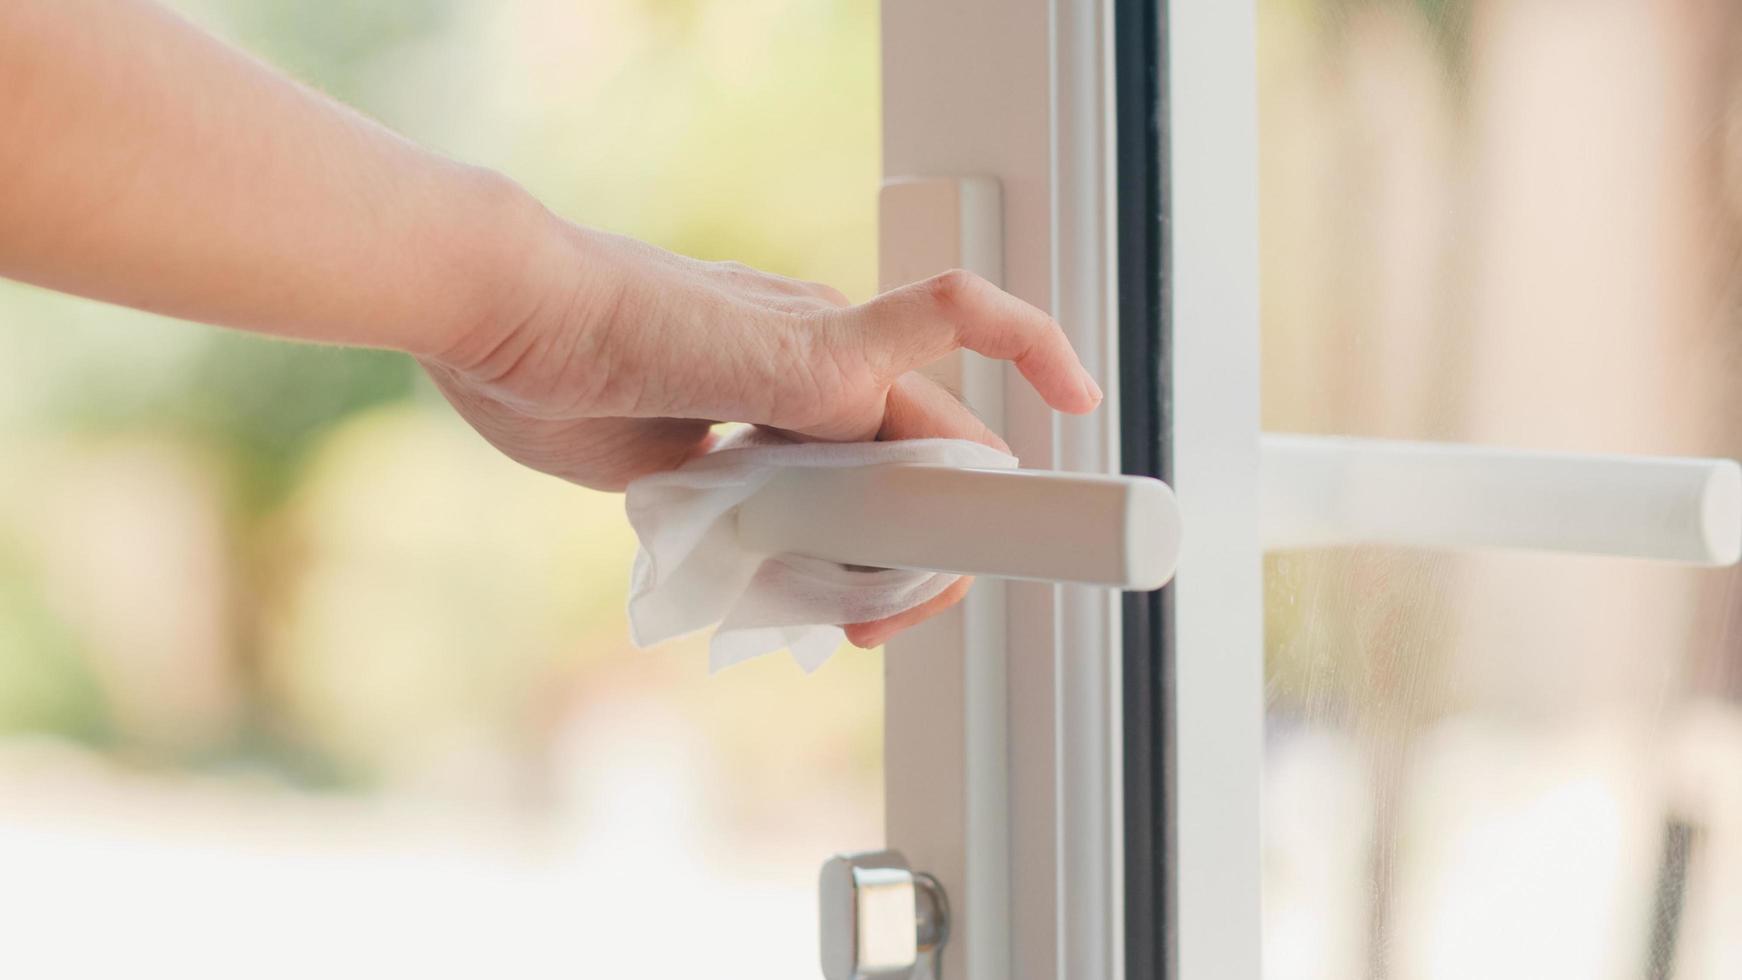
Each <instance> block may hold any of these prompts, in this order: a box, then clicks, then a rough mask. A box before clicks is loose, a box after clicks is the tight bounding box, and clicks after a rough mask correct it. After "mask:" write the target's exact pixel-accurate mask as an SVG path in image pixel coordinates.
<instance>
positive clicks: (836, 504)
mask: <svg viewBox="0 0 1742 980" xmlns="http://www.w3.org/2000/svg"><path fill="white" fill-rule="evenodd" d="M738 539H739V541H740V542H741V543H742V544H743V545H744V546H745V547H746V548H748V549H751V550H753V551H760V552H764V553H767V554H781V553H789V554H801V555H808V556H810V557H813V558H822V559H826V560H829V561H836V562H841V563H843V564H851V565H867V566H875V567H878V568H911V569H923V570H927V571H938V572H955V573H958V574H963V575H991V576H997V577H1001V578H1018V579H1035V580H1041V581H1050V582H1077V583H1084V584H1089V585H1101V586H1108V587H1112V588H1120V589H1144V590H1147V589H1158V588H1160V587H1161V586H1163V585H1165V584H1166V583H1167V581H1168V579H1170V578H1172V577H1173V571H1174V565H1175V564H1176V563H1177V561H1178V560H1179V544H1180V514H1179V503H1178V501H1177V500H1176V499H1175V498H1174V495H1173V491H1172V490H1171V489H1169V487H1168V486H1167V484H1165V483H1162V482H1161V481H1160V480H1153V479H1149V478H1148V477H1132V476H1105V475H1096V474H1083V473H1060V472H1054V471H1050V470H973V469H958V468H951V467H941V466H909V465H891V466H867V467H854V468H838V469H836V468H830V469H825V468H820V467H819V468H798V467H795V468H793V469H789V470H786V471H783V472H781V473H779V474H777V475H776V476H775V477H774V478H773V479H772V480H770V481H769V483H768V485H767V486H765V487H763V488H762V489H761V490H759V491H757V493H756V494H755V495H754V496H752V497H751V498H750V499H749V500H746V501H745V502H744V503H743V504H742V505H741V506H740V507H739V510H738Z"/></svg>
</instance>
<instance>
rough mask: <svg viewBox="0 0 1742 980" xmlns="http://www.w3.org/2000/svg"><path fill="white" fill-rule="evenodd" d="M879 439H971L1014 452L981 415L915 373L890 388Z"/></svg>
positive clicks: (905, 375) (897, 381) (1000, 449)
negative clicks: (983, 420) (987, 425)
mask: <svg viewBox="0 0 1742 980" xmlns="http://www.w3.org/2000/svg"><path fill="white" fill-rule="evenodd" d="M877 439H878V440H879V441H881V442H893V441H895V440H898V439H968V440H971V441H973V442H978V443H983V444H985V445H988V446H991V447H992V448H993V449H996V450H998V451H1000V452H1006V453H1007V452H1009V451H1010V446H1009V445H1008V444H1006V443H1005V442H1004V440H1003V439H1000V438H999V437H998V433H996V432H993V431H992V430H991V429H989V428H987V427H986V423H984V422H982V421H980V417H979V416H978V415H975V414H974V413H973V412H972V411H971V410H969V408H968V406H966V405H964V404H962V402H961V400H960V399H958V398H957V397H956V396H955V395H954V394H952V393H951V392H950V391H948V390H946V389H945V388H944V386H943V385H940V384H938V383H937V382H935V381H933V380H931V379H930V378H927V377H925V376H924V375H920V374H914V373H911V372H910V373H908V374H904V375H902V376H901V377H899V378H897V379H896V380H895V383H894V384H893V385H890V387H889V397H888V399H887V400H886V401H885V402H884V403H883V426H882V428H880V429H878V430H877Z"/></svg>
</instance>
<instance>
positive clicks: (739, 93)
mask: <svg viewBox="0 0 1742 980" xmlns="http://www.w3.org/2000/svg"><path fill="white" fill-rule="evenodd" d="M176 6H178V7H179V8H181V9H182V10H183V11H184V12H185V13H186V14H187V15H188V16H190V17H192V18H193V19H195V20H196V21H198V22H200V23H201V24H204V25H207V26H209V27H210V28H211V29H213V30H215V31H217V32H219V33H221V34H223V35H226V36H228V37H230V38H232V39H234V40H236V41H237V42H238V43H240V44H242V45H244V46H246V47H248V48H250V49H251V50H253V51H254V52H256V53H257V54H259V55H260V56H262V57H263V58H265V59H267V60H269V61H271V62H273V63H275V64H277V65H280V66H282V67H284V68H286V69H288V70H290V71H292V72H293V73H295V74H297V75H299V76H300V77H302V78H304V79H306V80H308V81H309V82H311V83H314V84H317V85H319V86H320V87H321V88H323V89H325V90H327V91H329V92H331V93H333V94H334V95H336V96H338V97H340V98H343V99H345V100H347V101H350V102H352V103H354V104H356V105H358V106H359V107H361V108H362V109H363V110H365V111H367V112H369V113H371V114H373V115H375V116H377V117H379V118H381V119H383V120H385V121H387V122H388V123H389V124H390V125H392V126H394V127H395V128H397V129H399V130H401V131H402V132H405V133H406V134H408V135H410V136H411V137H413V138H415V139H418V140H420V141H423V142H425V143H428V144H432V145H434V146H437V147H439V148H442V149H444V150H447V151H449V152H451V153H453V154H455V155H457V156H459V157H461V158H463V159H466V160H469V161H472V162H476V163H481V164H487V165H491V166H494V167H497V168H500V169H502V170H505V171H506V172H508V173H509V174H511V175H513V176H515V177H516V178H518V179H519V180H521V181H522V182H523V183H525V184H527V185H529V186H530V187H531V188H532V189H533V190H534V191H535V192H536V193H537V194H538V195H539V196H540V197H542V198H543V199H544V200H545V201H546V202H547V203H549V204H550V205H551V206H553V207H554V208H555V209H557V210H558V211H560V212H562V213H564V214H566V215H568V216H570V217H573V218H575V219H576V220H580V221H583V222H587V223H590V224H594V225H600V226H604V227H607V228H610V229H613V230H617V231H623V232H627V233H631V234H635V235H639V236H641V237H645V238H649V239H651V240H653V241H655V242H656V243H658V244H660V245H664V246H666V247H669V248H674V249H678V250H682V251H685V252H688V253H690V254H693V255H697V256H700V257H704V258H720V259H723V258H734V259H739V260H743V261H745V262H750V263H754V264H758V265H762V266H764V267H767V268H770V269H772V270H774V271H778V272H781V273H785V274H788V275H792V276H798V277H802V278H805V279H813V280H821V281H827V282H833V283H837V284H839V285H840V286H841V287H842V288H844V289H845V290H847V291H848V292H849V293H852V294H855V295H857V296H860V297H865V296H867V295H868V294H869V293H870V291H871V290H872V289H873V287H874V284H875V273H876V269H875V256H876V239H875V220H876V219H875V189H876V186H877V177H878V173H879V169H880V163H879V159H878V124H879V120H878V117H877V104H878V96H877V69H876V66H877V47H876V37H877V30H876V28H877V16H878V15H877V8H876V5H875V4H869V3H834V4H816V3H810V2H806V0H770V2H763V3H756V4H743V3H739V2H734V0H706V2H686V3H670V2H663V0H616V2H611V0H607V2H602V3H566V2H550V0H513V2H500V0H393V2H354V3H312V4H311V3H306V2H302V0H177V3H176ZM819 133H826V134H827V138H826V139H818V138H817V134H819ZM0 324H3V325H4V327H5V329H3V330H0V460H4V462H3V463H0V869H4V870H3V871H0V935H3V936H4V941H3V943H0V974H3V975H5V976H9V977H11V976H17V977H31V976H70V975H76V976H107V975H114V976H126V975H136V974H139V973H141V972H145V973H152V974H155V973H156V972H158V970H157V968H159V967H163V966H167V965H168V964H172V963H173V964H174V966H175V969H176V973H177V975H180V976H187V977H236V976H254V975H259V974H261V973H262V972H265V973H269V974H271V975H291V976H310V977H315V976H345V977H358V976H380V977H389V976H442V977H453V976H457V977H493V976H501V977H556V976H560V977H579V976H597V977H626V976H635V977H640V976H647V977H662V976H669V977H703V976H706V977H745V978H763V977H769V976H793V977H797V976H810V975H813V974H814V972H815V969H816V967H815V963H816V953H815V949H816V922H815V907H814V904H815V891H814V889H815V875H816V870H817V867H818V865H819V864H820V862H821V861H822V859H823V858H824V857H825V856H827V855H828V854H829V853H832V852H834V851H837V850H850V849H854V848H858V847H864V846H875V845H876V844H877V843H878V842H879V841H880V840H881V839H882V828H881V822H882V803H881V794H882V790H881V786H882V780H881V762H880V757H881V715H882V703H881V690H882V681H881V674H882V671H881V662H880V657H879V656H878V655H876V654H871V653H860V652H844V653H843V654H842V655H841V656H839V657H837V658H836V659H835V660H834V661H832V662H831V663H830V664H829V665H828V666H827V667H825V668H824V669H823V670H821V671H820V672H819V673H818V674H816V675H814V676H811V677H805V676H803V675H802V674H800V672H799V671H798V669H797V668H796V667H795V666H794V665H792V664H791V663H790V662H789V661H788V660H786V658H784V657H770V658H766V659H764V660H761V661H757V662H755V663H752V664H748V665H745V666H743V667H739V668H735V669H733V670H730V671H728V672H726V673H724V674H722V675H721V676H719V677H718V678H713V679H710V678H709V677H708V676H707V668H706V657H705V651H704V650H703V649H702V646H703V643H702V641H700V640H693V641H687V642H680V643H678V644H674V645H673V646H671V647H668V648H664V649H660V650H657V651H653V652H648V653H641V652H637V651H635V650H634V649H632V648H631V647H630V644H629V641H628V637H627V632H626V622H625V616H624V611H623V610H624V602H625V595H626V592H627V585H628V576H629V562H630V557H631V554H632V549H633V538H632V536H631V535H630V533H629V532H628V530H627V526H626V524H625V522H624V520H623V515H622V501H621V499H620V498H619V497H616V496H612V495H604V494H595V493H591V492H588V491H585V490H580V489H577V488H575V487H571V486H566V485H563V484H560V483H557V482H556V481H553V480H550V479H546V478H543V477H540V476H537V475H535V474H532V473H531V472H529V471H525V470H522V469H520V468H518V467H516V466H515V465H513V464H511V463H509V462H507V461H506V460H505V459H502V458H499V457H497V456H495V455H494V454H493V453H492V452H491V451H489V450H488V449H486V448H484V447H483V445H482V443H481V441H480V440H478V439H477V438H476V437H474V436H473V435H472V434H471V433H470V432H468V431H467V430H466V429H464V428H463V427H462V426H461V425H460V424H459V423H457V422H456V421H455V419H454V417H453V414H452V412H451V411H450V410H449V409H448V408H447V407H446V405H445V404H444V403H443V402H442V400H441V398H440V397H439V396H438V395H436V394H435V393H434V392H433V391H431V390H429V389H428V388H427V387H426V386H425V384H424V382H423V381H422V380H421V377H420V376H419V375H418V374H416V372H415V371H414V368H413V365H412V364H411V363H410V362H409V361H408V360H406V359H403V358H399V357H394V356H388V355H381V354H374V353H368V352H360V351H335V350H320V349H315V348H307V347H294V346H291V345H287V344H282V343H276V342H268V341H261V340H256V339H252V338H247V337H242V336H237V335H230V334H223V333H220V332H218V331H215V330H210V329H207V328H203V327H195V326H191V325H186V324H179V323H170V322H167V321H164V320H161V319H157V318H152V317H148V316H144V315H140V314H134V313H129V312H126V311H122V310H117V309H113V308H109V307H104V306H101V305H98V304H94V303H88V302H82V301H77V300H71V299H66V298H64V297H58V296H54V295H50V294H48V293H45V292H42V291H39V290H34V289H30V288H27V287H24V286H19V285H15V284H9V283H5V282H0Z"/></svg>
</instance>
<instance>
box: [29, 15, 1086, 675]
mask: <svg viewBox="0 0 1742 980" xmlns="http://www.w3.org/2000/svg"><path fill="white" fill-rule="evenodd" d="M0 134H4V136H3V137H0V276H5V277H8V278H12V279H17V280H20V281H24V282H31V283H35V284H38V285H41V286H45V287H48V288H50V289H56V290H61V291H64V292H68V293H76V294H79V295H83V296H89V297H93V298H96V299H101V300H106V301H109V302H113V303H120V304H124V305H127V306H133V307H138V308H140V309H146V310H152V311H155V312H158V313H163V314H168V315H170V316H175V317H180V318H184V319H188V320H197V321H201V322H204V323H211V324H217V325H220V326H226V327H232V328H237V329H242V330H249V331H256V332H260V333H266V334H273V335H276V336H279V337H287V338H294V339H299V340H307V341H315V342H320V343H330V344H345V345H355V346H366V347H376V348H383V349H390V350H398V351H403V352H405V353H407V354H410V355H412V356H413V357H415V358H417V360H418V361H419V362H420V363H421V364H422V365H423V366H424V368H425V369H426V370H427V371H428V372H429V374H430V376H431V377H432V378H433V379H434V381H435V383H436V385H437V386H438V387H439V388H440V389H441V391H442V393H443V394H444V395H446V396H447V398H448V400H449V401H450V402H451V403H452V404H453V406H454V407H455V408H456V409H457V410H458V411H459V413H460V415H461V416H463V417H464V418H465V419H466V420H467V421H468V422H470V423H471V425H472V426H473V427H474V428H476V429H477V430H478V432H479V433H480V434H481V435H482V436H483V437H484V438H485V439H487V440H489V441H490V442H491V443H492V444H493V445H495V446H496V447H497V448H498V449H500V450H501V451H502V452H503V453H505V454H507V455H508V456H510V457H512V458H513V459H515V460H518V461H519V462H521V463H523V464H525V465H527V466H530V467H532V468H534V469H537V470H541V471H543V472H546V473H550V474H553V475H555V476H559V477H562V478H564V479H567V480H571V481H573V482H575V483H578V484H581V485H583V486H588V487H593V488H596V489H602V490H620V489H622V488H623V487H624V486H625V485H626V484H627V483H628V482H629V481H631V480H633V479H635V478H636V477H638V476H641V475H644V474H647V473H653V472H657V471H660V470H664V469H669V468H671V467H674V466H678V465H681V464H682V463H683V462H684V461H686V460H688V459H690V458H691V457H693V456H695V455H697V454H698V453H701V452H705V451H706V450H707V448H708V445H709V440H710V435H709V426H710V425H711V424H713V423H715V422H721V421H730V422H748V423H754V424H757V425H764V426H771V427H774V428H778V429H781V430H785V431H787V432H790V433H793V434H796V435H798V436H802V437H806V438H814V439H825V440H841V441H847V440H867V439H911V438H922V437H930V436H946V437H957V438H966V439H974V440H978V441H981V442H985V443H988V444H991V445H993V446H997V447H999V448H1001V449H1002V448H1006V447H1005V446H1004V444H1003V442H1002V440H1000V439H999V438H998V436H997V435H996V434H994V433H992V432H991V431H990V430H988V429H987V428H986V427H985V426H984V425H983V424H981V422H980V421H979V419H977V418H976V417H975V416H974V415H973V414H972V413H971V412H969V411H968V410H967V409H965V408H964V407H962V405H961V404H960V403H959V402H958V401H957V400H956V399H955V398H954V397H952V396H951V395H950V394H948V393H947V392H945V391H943V390H942V389H940V388H938V387H937V386H936V385H934V384H932V383H931V382H929V381H927V380H925V379H924V378H923V377H921V376H920V375H919V374H916V373H914V372H915V371H916V370H917V369H919V368H922V367H924V366H925V365H927V364H929V363H931V362H933V361H936V360H937V359H939V358H941V357H943V356H945V355H947V354H949V353H950V352H952V351H954V350H957V349H959V348H969V349H972V350H975V351H978V352H980V353H982V354H985V355H987V356H989V357H993V358H999V359H1003V360H1008V361H1011V362H1013V363H1014V364H1015V365H1016V367H1017V369H1018V370H1019V371H1021V373H1022V375H1023V377H1024V378H1026V379H1027V380H1028V382H1029V383H1030V384H1031V385H1033V387H1034V389H1035V391H1037V392H1038V393H1039V394H1040V396H1041V397H1042V398H1043V399H1045V401H1046V402H1047V404H1049V405H1051V406H1052V407H1053V408H1055V409H1057V410H1059V411H1063V412H1072V413H1083V412H1088V411H1091V410H1093V409H1094V408H1095V407H1096V405H1098V404H1099V403H1100V401H1101V391H1100V389H1099V388H1098V387H1097V386H1096V384H1095V382H1094V380H1093V379H1092V378H1091V377H1090V376H1089V374H1088V372H1087V371H1086V370H1084V368H1083V366H1082V364H1081V363H1080V362H1079V361H1078V359H1077V356H1076V355H1075V353H1074V352H1072V350H1071V347H1070V344H1069V342H1068V341H1067V340H1066V339H1065V335H1064V333H1063V332H1062V331H1061V330H1060V329H1059V326H1058V324H1057V323H1055V322H1054V321H1053V320H1052V319H1051V318H1050V317H1049V316H1047V315H1046V314H1045V313H1044V312H1042V311H1040V310H1038V309H1036V308H1034V307H1032V306H1030V305H1028V304H1027V303H1024V302H1022V301H1021V300H1018V299H1016V298H1014V297H1012V296H1010V295H1009V294H1007V293H1004V292H1001V291H1000V290H998V289H996V288H995V287H993V286H991V285H990V284H988V283H987V282H985V281H984V280H981V279H979V278H977V277H975V276H973V275H970V274H968V273H964V272H949V273H945V274H943V275H940V276H937V277H934V278H932V279H929V280H926V281H924V282H920V283H915V284H913V285H911V286H907V287H904V288H901V289H896V290H893V291H891V292H888V293H885V294H883V295H881V296H879V297H877V298H875V299H873V300H871V301H869V302H866V303H862V304H858V305H853V304H852V303H850V302H848V300H847V298H846V297H845V296H843V295H842V294H841V293H840V292H839V291H838V290H836V289H833V288H831V287H829V286H825V285H820V284H817V283H810V282H803V281H799V280H795V279H788V278H785V277H782V276H777V275H772V274H769V273H764V272H759V271H757V270H755V269H751V268H748V267H746V266H742V265H738V264H736V263H718V262H701V261H696V260H694V259H689V258H685V257H683V256H680V255H675V254H672V253H670V252H666V251H663V250H661V249H658V248H655V247H653V246H651V245H647V244H643V243H641V242H637V241H634V240H632V239H628V238H623V237H620V236H616V235H609V234H605V233H602V232H599V231H595V230H591V229H588V228H585V227H583V226H581V225H578V224H574V223H571V222H569V221H566V220H564V219H562V218H559V217H557V216H556V215H554V214H552V213H551V212H549V211H547V210H546V209H545V208H544V207H542V206H541V205H540V204H539V203H538V202H537V201H536V200H534V199H533V198H532V197H531V196H530V195H529V194H527V193H526V192H525V191H524V190H523V189H522V188H520V187H519V186H518V185H517V184H515V183H514V182H513V181H512V180H510V179H508V178H507V177H504V176H502V175H500V174H497V173H493V172H491V171H488V170H483V169H479V168H476V167H470V166H466V165H463V164H460V163H456V162H454V161H452V160H449V159H446V158H444V157H441V156H439V155H437V154H434V153H432V152H429V151H427V150H425V149H423V148H421V147H419V146H417V145H415V144H413V143H411V142H409V141H407V140H405V139H403V138H401V137H399V136H397V135H395V134H394V133H392V132H390V131H389V130H387V129H386V128H384V127H382V126H380V125H378V124H376V123H375V122H373V121H371V120H369V119H367V118H365V117H363V116H362V115H360V114H358V113H356V112H353V111H351V110H349V109H347V108H345V107H344V106H342V105H339V104H337V103H335V102H333V101H332V100H330V99H327V98H325V97H323V96H321V95H320V94H318V93H316V92H314V91H312V90H310V89H308V88H306V87H304V86H302V85H299V84H297V83H295V82H293V81H291V80H289V79H287V78H285V77H283V76H281V75H279V74H277V73H275V72H273V71H272V70H270V69H268V68H267V67H265V66H263V65H261V64H260V63H258V62H256V61H254V60H252V59H250V58H249V57H247V56H246V55H243V54H241V53H238V52H236V51H235V50H233V49H231V48H228V47H226V46H225V45H224V44H222V43H221V42H219V41H217V40H215V39H214V38H212V37H211V36H209V35H208V34H206V33H204V32H203V31H201V30H199V29H198V28H196V27H194V26H192V25H190V24H188V23H187V22H185V21H183V20H181V19H180V18H179V17H177V16H176V15H174V14H172V13H170V12H168V11H166V10H165V9H163V8H161V7H159V6H157V5H155V4H153V3H151V2H150V0H5V2H4V3H0ZM968 584H969V583H968V582H967V581H966V580H963V581H961V582H959V583H957V585H956V586H955V587H954V588H952V589H951V590H949V591H948V592H946V593H945V594H944V595H941V596H939V597H938V598H937V599H935V600H933V601H932V602H930V603H927V604H926V605H924V606H922V607H920V608H917V609H913V610H910V611H908V612H906V613H903V614H901V615H899V616H895V617H893V618H891V619H886V620H881V621H879V622H875V623H857V624H850V625H848V626H847V635H848V638H849V639H850V640H852V642H854V643H856V644H858V645H860V646H875V645H877V644H880V643H882V642H883V641H884V640H885V639H887V638H888V637H889V636H891V635H893V634H894V633H896V632H898V631H899V630H902V629H905V628H907V627H909V626H912V625H914V624H915V623H918V622H920V621H922V620H924V619H926V618H929V617H930V616H933V615H936V614H937V613H938V612H941V611H942V610H944V609H946V608H948V607H949V606H951V605H953V604H955V603H956V602H959V601H960V600H961V598H962V596H963V595H964V594H965V593H966V592H967V589H968Z"/></svg>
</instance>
